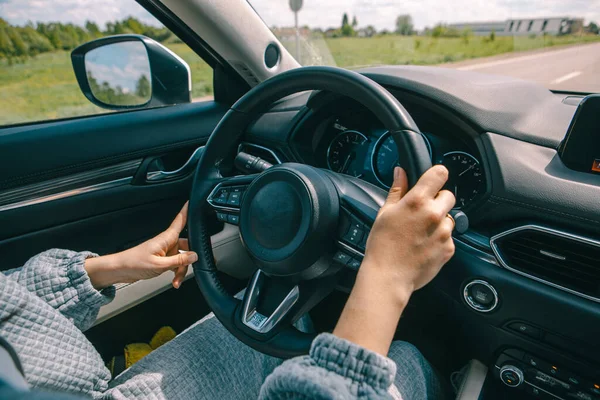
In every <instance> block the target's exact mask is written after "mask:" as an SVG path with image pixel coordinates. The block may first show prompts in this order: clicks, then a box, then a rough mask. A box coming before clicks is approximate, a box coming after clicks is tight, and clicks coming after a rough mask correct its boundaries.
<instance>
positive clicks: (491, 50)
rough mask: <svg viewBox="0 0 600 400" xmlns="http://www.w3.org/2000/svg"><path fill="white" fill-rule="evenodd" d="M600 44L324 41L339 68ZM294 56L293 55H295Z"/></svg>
mask: <svg viewBox="0 0 600 400" xmlns="http://www.w3.org/2000/svg"><path fill="white" fill-rule="evenodd" d="M591 41H600V37H599V36H581V37H579V36H561V37H553V36H546V37H543V36H537V37H527V36H524V37H523V36H517V37H506V36H504V37H496V39H495V40H494V41H490V40H489V39H488V37H487V36H472V37H469V38H468V39H466V38H437V39H436V38H432V37H422V36H408V37H407V36H395V35H390V36H381V37H378V38H375V39H373V38H339V39H327V40H326V41H325V42H326V44H327V47H328V48H329V50H330V51H331V53H332V55H333V58H334V59H335V61H336V63H337V65H338V66H340V67H352V66H366V65H405V64H416V65H432V64H441V63H447V62H453V61H462V60H467V59H471V58H478V57H488V56H493V55H496V54H502V53H509V52H514V51H526V50H533V49H539V48H544V47H551V46H559V45H569V44H576V43H585V42H591ZM292 54H293V53H292Z"/></svg>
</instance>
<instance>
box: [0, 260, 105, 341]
mask: <svg viewBox="0 0 600 400" xmlns="http://www.w3.org/2000/svg"><path fill="white" fill-rule="evenodd" d="M95 256H96V254H94V253H90V252H75V251H71V250H62V249H51V250H48V251H45V252H43V253H40V254H38V255H36V256H34V257H32V258H30V259H29V260H28V261H27V262H26V263H25V265H23V266H22V267H20V268H15V269H11V270H8V271H4V272H2V273H3V274H4V275H6V276H7V277H8V278H9V279H12V280H14V281H16V282H17V283H18V284H19V285H21V286H23V287H25V288H26V289H27V290H28V291H29V292H31V293H33V294H35V295H36V296H38V297H39V298H41V299H42V300H43V301H44V302H46V303H48V304H49V305H50V306H52V307H53V308H55V309H56V310H58V311H59V312H60V313H62V314H63V315H64V316H65V317H67V318H68V319H69V320H71V321H72V322H73V324H74V325H75V326H77V328H79V329H80V330H81V331H85V330H86V329H88V328H90V327H91V326H92V324H93V323H94V321H95V320H96V317H97V316H98V311H99V310H100V307H101V306H103V305H105V304H107V303H109V302H110V301H112V299H113V298H114V296H115V288H114V286H111V287H108V288H106V289H103V290H102V291H98V290H96V289H94V287H93V286H92V283H91V282H90V278H89V277H88V275H87V272H86V271H85V268H84V264H85V260H86V258H89V257H95Z"/></svg>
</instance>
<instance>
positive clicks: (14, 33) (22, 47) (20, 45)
mask: <svg viewBox="0 0 600 400" xmlns="http://www.w3.org/2000/svg"><path fill="white" fill-rule="evenodd" d="M7 33H8V37H9V38H10V40H11V42H12V44H13V47H14V55H15V56H17V57H26V56H28V55H29V46H28V45H27V43H25V42H24V41H23V38H22V37H21V34H20V33H19V31H18V30H17V28H15V27H12V26H9V27H8V29H7Z"/></svg>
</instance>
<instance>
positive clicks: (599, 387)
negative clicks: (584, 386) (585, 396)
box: [588, 383, 600, 396]
mask: <svg viewBox="0 0 600 400" xmlns="http://www.w3.org/2000/svg"><path fill="white" fill-rule="evenodd" d="M588 390H589V391H590V392H592V393H593V394H595V395H596V396H600V383H591V384H588Z"/></svg>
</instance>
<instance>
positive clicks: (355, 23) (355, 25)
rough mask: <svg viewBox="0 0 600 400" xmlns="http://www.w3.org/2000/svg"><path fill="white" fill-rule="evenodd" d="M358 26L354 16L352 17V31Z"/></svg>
mask: <svg viewBox="0 0 600 400" xmlns="http://www.w3.org/2000/svg"><path fill="white" fill-rule="evenodd" d="M357 26H358V20H357V19H356V15H355V16H354V17H352V27H353V28H354V29H356V27H357Z"/></svg>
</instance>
